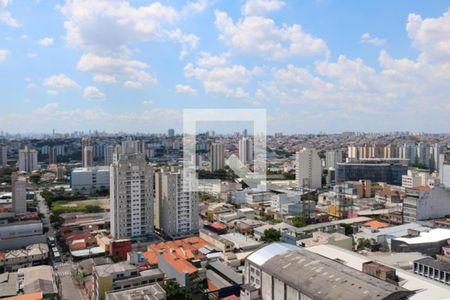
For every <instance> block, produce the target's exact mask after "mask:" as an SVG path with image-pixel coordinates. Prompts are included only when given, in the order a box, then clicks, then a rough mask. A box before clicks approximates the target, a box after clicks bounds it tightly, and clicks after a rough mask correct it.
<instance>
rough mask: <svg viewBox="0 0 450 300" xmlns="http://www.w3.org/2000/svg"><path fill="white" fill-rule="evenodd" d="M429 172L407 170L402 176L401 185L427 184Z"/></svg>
mask: <svg viewBox="0 0 450 300" xmlns="http://www.w3.org/2000/svg"><path fill="white" fill-rule="evenodd" d="M429 179H430V173H429V171H428V170H408V173H407V174H406V175H403V176H402V187H404V188H409V189H412V188H415V187H419V186H426V185H428V180H429Z"/></svg>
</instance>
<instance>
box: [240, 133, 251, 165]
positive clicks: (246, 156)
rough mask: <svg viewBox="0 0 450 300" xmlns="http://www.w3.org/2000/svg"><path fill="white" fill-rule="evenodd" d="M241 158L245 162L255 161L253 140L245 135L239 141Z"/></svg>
mask: <svg viewBox="0 0 450 300" xmlns="http://www.w3.org/2000/svg"><path fill="white" fill-rule="evenodd" d="M239 159H240V160H241V161H242V163H244V164H249V163H253V141H252V139H250V138H248V137H244V138H242V139H241V140H240V141H239Z"/></svg>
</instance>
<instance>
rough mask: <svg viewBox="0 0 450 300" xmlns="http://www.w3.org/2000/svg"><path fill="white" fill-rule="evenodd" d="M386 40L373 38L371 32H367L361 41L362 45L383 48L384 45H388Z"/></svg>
mask: <svg viewBox="0 0 450 300" xmlns="http://www.w3.org/2000/svg"><path fill="white" fill-rule="evenodd" d="M386 41H387V40H386V39H382V38H379V37H376V36H373V35H372V34H370V33H369V32H365V33H363V34H362V35H361V38H360V40H359V42H360V43H362V44H369V45H372V46H381V45H384V44H385V43H386Z"/></svg>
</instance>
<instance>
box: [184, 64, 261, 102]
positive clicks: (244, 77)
mask: <svg viewBox="0 0 450 300" xmlns="http://www.w3.org/2000/svg"><path fill="white" fill-rule="evenodd" d="M261 72H262V70H261V68H258V67H255V68H253V69H247V68H246V67H244V66H242V65H232V66H215V67H212V68H210V67H202V66H199V67H197V66H195V65H194V64H192V63H188V64H187V65H186V66H185V67H184V76H185V77H187V78H196V79H197V80H199V81H201V82H202V84H203V88H204V90H205V92H206V93H213V94H219V95H224V96H225V97H229V98H247V97H248V93H247V92H245V90H244V89H243V88H242V86H243V85H245V84H247V83H248V82H249V81H250V80H251V79H252V78H253V77H255V76H258V75H260V74H261Z"/></svg>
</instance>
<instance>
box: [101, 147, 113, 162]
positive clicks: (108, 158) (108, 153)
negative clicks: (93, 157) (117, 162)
mask: <svg viewBox="0 0 450 300" xmlns="http://www.w3.org/2000/svg"><path fill="white" fill-rule="evenodd" d="M113 153H114V146H113V145H106V146H105V150H104V154H103V160H104V164H105V166H109V165H111V164H112V163H113Z"/></svg>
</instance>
